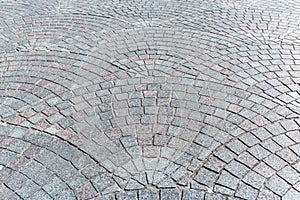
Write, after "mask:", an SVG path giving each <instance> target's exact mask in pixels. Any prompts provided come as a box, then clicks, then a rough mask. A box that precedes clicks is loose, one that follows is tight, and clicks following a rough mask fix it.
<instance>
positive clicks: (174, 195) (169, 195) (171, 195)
mask: <svg viewBox="0 0 300 200" xmlns="http://www.w3.org/2000/svg"><path fill="white" fill-rule="evenodd" d="M179 195H180V193H179V191H178V190H177V189H166V190H161V191H160V199H163V200H167V199H179Z"/></svg>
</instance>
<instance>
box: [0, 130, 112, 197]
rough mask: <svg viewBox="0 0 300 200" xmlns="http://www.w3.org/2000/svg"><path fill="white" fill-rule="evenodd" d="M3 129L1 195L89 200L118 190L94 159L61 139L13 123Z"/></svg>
mask: <svg viewBox="0 0 300 200" xmlns="http://www.w3.org/2000/svg"><path fill="white" fill-rule="evenodd" d="M0 130H1V131H0V132H1V138H0V140H1V142H0V143H1V145H0V146H1V147H0V149H1V156H0V166H1V167H0V168H1V169H0V179H1V182H2V184H1V189H2V190H1V197H2V198H4V199H6V198H8V199H25V198H29V199H41V198H45V199H53V198H54V199H65V198H69V199H76V198H78V199H87V198H92V197H95V196H97V195H99V194H101V193H102V194H107V193H110V192H115V191H117V190H118V187H117V186H116V185H115V184H114V182H113V180H112V178H111V175H109V174H107V173H106V172H105V170H104V169H103V168H102V167H101V166H99V164H98V163H97V162H95V160H93V159H92V158H91V157H90V156H89V155H87V154H85V153H83V152H82V151H80V150H79V149H77V148H75V147H74V146H72V145H70V144H69V143H68V142H66V141H64V140H62V139H61V138H58V137H55V136H51V135H48V134H45V133H43V132H40V131H37V130H32V129H27V128H21V127H14V126H0ZM113 188H114V189H113ZM112 190H114V191H112Z"/></svg>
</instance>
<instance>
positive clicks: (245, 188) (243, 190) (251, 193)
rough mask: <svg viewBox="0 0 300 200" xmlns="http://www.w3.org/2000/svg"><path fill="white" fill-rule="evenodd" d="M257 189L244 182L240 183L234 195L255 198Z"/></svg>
mask: <svg viewBox="0 0 300 200" xmlns="http://www.w3.org/2000/svg"><path fill="white" fill-rule="evenodd" d="M257 195H258V190H256V189H254V188H252V187H251V186H249V185H246V184H244V183H242V184H240V185H239V187H238V189H237V191H236V193H235V196H236V197H240V198H243V199H257Z"/></svg>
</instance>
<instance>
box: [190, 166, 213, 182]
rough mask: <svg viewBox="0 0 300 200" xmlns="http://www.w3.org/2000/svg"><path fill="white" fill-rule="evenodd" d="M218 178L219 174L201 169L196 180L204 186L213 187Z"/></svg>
mask: <svg viewBox="0 0 300 200" xmlns="http://www.w3.org/2000/svg"><path fill="white" fill-rule="evenodd" d="M216 178H217V174H216V173H215V172H213V171H210V170H207V169H205V168H201V169H200V170H199V172H198V173H197V175H196V176H195V177H194V179H195V180H196V181H197V182H198V183H201V184H203V185H206V186H211V185H212V184H213V182H214V181H215V179H216Z"/></svg>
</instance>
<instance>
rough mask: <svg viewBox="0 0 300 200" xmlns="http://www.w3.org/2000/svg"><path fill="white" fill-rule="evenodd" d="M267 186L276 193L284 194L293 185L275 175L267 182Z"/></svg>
mask: <svg viewBox="0 0 300 200" xmlns="http://www.w3.org/2000/svg"><path fill="white" fill-rule="evenodd" d="M266 187H268V188H269V189H270V190H271V191H273V192H274V193H276V194H278V195H280V196H283V194H284V193H286V192H287V190H288V189H289V188H290V187H291V186H290V185H289V184H288V183H287V182H286V181H284V180H283V179H282V178H280V177H278V176H273V177H271V179H269V180H268V182H267V183H266Z"/></svg>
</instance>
